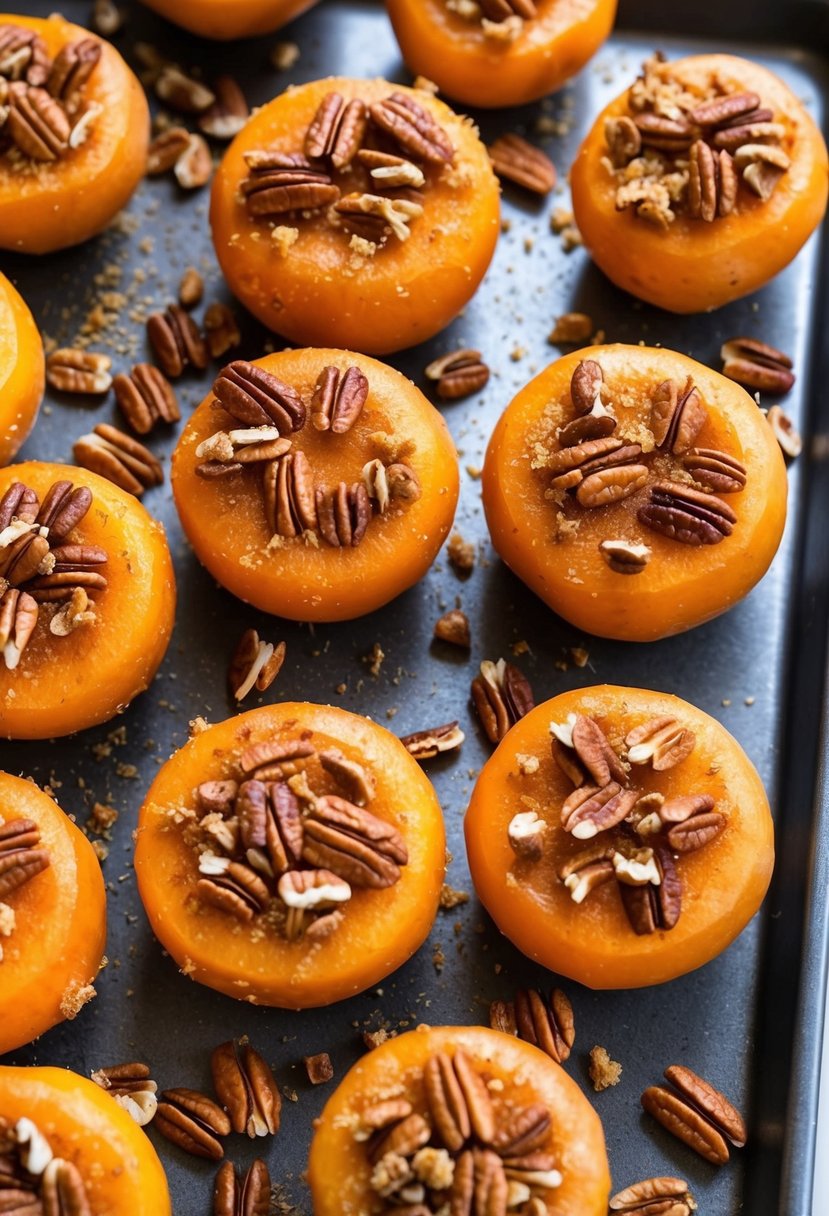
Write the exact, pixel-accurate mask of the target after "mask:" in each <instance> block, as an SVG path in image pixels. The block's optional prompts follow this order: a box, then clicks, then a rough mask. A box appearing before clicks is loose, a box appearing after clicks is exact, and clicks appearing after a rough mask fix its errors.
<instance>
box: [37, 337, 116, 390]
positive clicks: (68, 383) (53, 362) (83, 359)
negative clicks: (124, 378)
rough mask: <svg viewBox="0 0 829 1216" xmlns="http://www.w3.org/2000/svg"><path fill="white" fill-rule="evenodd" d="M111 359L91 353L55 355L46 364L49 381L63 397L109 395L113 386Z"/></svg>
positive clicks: (61, 353)
mask: <svg viewBox="0 0 829 1216" xmlns="http://www.w3.org/2000/svg"><path fill="white" fill-rule="evenodd" d="M111 366H112V360H111V359H110V357H109V355H96V354H94V353H93V352H92V351H89V350H75V349H66V348H63V349H61V350H55V351H52V353H51V354H50V355H49V356H48V358H47V360H46V379H47V381H48V383H49V384H51V386H52V388H56V389H57V390H58V391H59V392H61V393H106V392H108V391H109V388H110V385H111V384H112V376H110V374H109V369H110V367H111Z"/></svg>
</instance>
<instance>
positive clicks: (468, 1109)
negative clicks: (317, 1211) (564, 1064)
mask: <svg viewBox="0 0 829 1216" xmlns="http://www.w3.org/2000/svg"><path fill="white" fill-rule="evenodd" d="M421 1084H422V1088H421ZM421 1084H419V1085H418V1091H419V1092H422V1094H423V1101H422V1110H423V1113H420V1110H417V1109H415V1105H414V1101H413V1100H412V1101H410V1100H409V1099H408V1098H405V1097H402V1096H401V1097H392V1098H386V1099H381V1100H380V1101H377V1102H375V1103H373V1104H369V1105H367V1106H366V1107H365V1108H364V1109H363V1111H362V1112H361V1115H360V1122H359V1126H358V1128H357V1130H356V1131H355V1133H354V1134H355V1138H356V1139H357V1140H358V1141H359V1142H360V1143H361V1144H363V1145H364V1147H365V1152H366V1154H367V1157H368V1161H369V1164H370V1166H371V1167H372V1170H371V1178H370V1182H369V1185H370V1187H371V1189H372V1191H374V1192H375V1194H376V1195H377V1196H378V1197H380V1198H382V1199H384V1200H385V1201H386V1203H387V1204H391V1205H394V1210H395V1211H396V1210H398V1208H399V1210H401V1211H406V1212H412V1213H413V1212H417V1213H422V1214H423V1216H429V1214H430V1213H437V1212H439V1211H442V1210H444V1208H445V1207H446V1205H447V1204H451V1208H452V1210H453V1211H457V1212H471V1211H473V1207H474V1210H478V1206H477V1205H476V1204H475V1196H476V1195H477V1196H480V1195H482V1194H484V1195H486V1196H488V1198H489V1205H488V1206H487V1208H486V1211H490V1212H504V1211H506V1207H507V1196H508V1194H509V1193H510V1191H511V1190H512V1191H513V1192H514V1191H515V1190H516V1189H518V1193H519V1194H520V1195H526V1197H527V1201H528V1202H529V1203H533V1202H534V1201H536V1200H537V1201H538V1203H540V1204H542V1206H544V1207H546V1204H545V1203H544V1200H543V1199H542V1196H545V1195H547V1194H548V1193H549V1192H550V1191H553V1190H555V1189H556V1188H557V1187H559V1186H561V1184H562V1182H563V1180H564V1179H563V1175H562V1173H561V1171H560V1170H559V1169H558V1168H557V1165H558V1162H557V1159H556V1156H555V1154H554V1152H553V1149H552V1146H551V1144H550V1135H551V1127H552V1119H551V1116H550V1112H549V1110H548V1109H547V1107H546V1106H545V1105H544V1104H542V1103H540V1102H539V1103H532V1104H529V1105H522V1104H519V1103H517V1102H515V1101H513V1100H511V1099H510V1098H508V1097H501V1096H500V1093H496V1092H493V1091H492V1090H491V1089H490V1086H488V1084H487V1080H486V1078H485V1076H484V1074H483V1073H482V1072H481V1071H480V1068H479V1065H478V1063H477V1061H475V1060H473V1058H472V1057H471V1056H470V1055H468V1054H467V1052H466V1051H464V1050H463V1049H462V1048H458V1049H457V1050H456V1051H455V1052H454V1054H453V1055H451V1056H450V1055H449V1054H448V1053H446V1052H438V1053H436V1054H435V1055H433V1056H430V1057H429V1059H428V1060H427V1061H426V1063H425V1065H424V1067H423V1073H422V1083H421ZM407 1204H409V1205H413V1206H408V1207H407V1206H401V1205H407ZM480 1210H481V1211H483V1210H484V1209H483V1208H481V1209H480ZM522 1210H524V1209H523V1208H522ZM527 1210H529V1209H527Z"/></svg>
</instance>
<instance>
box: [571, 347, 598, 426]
mask: <svg viewBox="0 0 829 1216" xmlns="http://www.w3.org/2000/svg"><path fill="white" fill-rule="evenodd" d="M603 384H604V372H603V371H602V368H601V365H600V364H599V363H597V362H596V360H595V359H582V361H581V362H580V363H579V364H578V365H577V367H576V370H575V371H574V372H573V375H572V376H571V378H570V399H571V401H572V403H573V409H574V410H575V411H576V413H577V414H589V413H590V411H591V410H593V409H594V408H595V406H596V404H597V403H598V404H601V401H602V385H603Z"/></svg>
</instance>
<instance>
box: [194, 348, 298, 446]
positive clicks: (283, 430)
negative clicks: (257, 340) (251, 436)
mask: <svg viewBox="0 0 829 1216" xmlns="http://www.w3.org/2000/svg"><path fill="white" fill-rule="evenodd" d="M213 392H214V394H215V396H216V403H217V404H218V405H221V406H222V408H223V409H225V410H227V412H228V413H229V414H230V415H231V416H232V417H233V418H236V419H237V420H238V421H239V422H241V423H243V425H245V426H268V425H273V426H275V427H277V428H278V429H279V433H280V434H281V435H289V434H290V433H291V432H292V431H299V430H301V429H302V427H303V426H304V425H305V417H306V409H305V405H304V404H303V401H302V399H301V397H300V396H299V394H298V393H297V392H296V390H295V389H293V388H291V386H290V385H288V384H283V382H282V381H281V380H278V379H277V377H276V376H272V375H271V373H270V372H267V371H265V369H264V368H262V367H257V366H256V364H254V363H248V362H246V361H245V360H243V359H237V360H235V362H233V363H228V364H227V366H226V367H223V368H222V370H221V371H220V372H219V375H218V376H217V378H216V380H215V381H214V382H213Z"/></svg>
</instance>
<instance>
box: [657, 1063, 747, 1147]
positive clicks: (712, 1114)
mask: <svg viewBox="0 0 829 1216" xmlns="http://www.w3.org/2000/svg"><path fill="white" fill-rule="evenodd" d="M665 1079H666V1080H667V1081H668V1082H669V1083H670V1084H671V1085H673V1086H674V1087H675V1088H676V1089H677V1090H678V1091H679V1094H676V1093H674V1091H673V1090H671V1089H667V1088H666V1087H665V1086H663V1085H651V1086H649V1087H648V1088H647V1089H646V1090H645V1092H644V1093H643V1094H642V1106H643V1107H644V1108H645V1110H646V1111H647V1112H648V1114H649V1115H652V1116H653V1118H654V1119H656V1120H657V1122H658V1123H661V1124H662V1126H663V1127H664V1128H665V1129H666V1130H667V1131H669V1132H670V1133H671V1134H672V1135H673V1136H676V1138H677V1139H678V1140H681V1141H682V1142H683V1144H686V1145H687V1146H688V1147H689V1148H691V1149H693V1150H694V1152H696V1153H699V1155H700V1156H701V1157H704V1158H705V1160H706V1161H710V1162H711V1164H712V1165H724V1164H725V1162H726V1161H728V1158H729V1150H728V1144H727V1143H726V1141H727V1140H730V1141H731V1143H732V1144H734V1145H735V1146H736V1147H737V1148H742V1146H743V1145H744V1144H745V1142H746V1128H745V1123H744V1121H743V1118H742V1116H741V1115H740V1113H739V1111H738V1110H736V1108H735V1107H734V1106H733V1105H732V1104H731V1103H730V1102H729V1101H728V1099H727V1098H726V1097H725V1096H724V1095H723V1094H721V1093H720V1092H719V1090H717V1089H715V1088H714V1086H713V1085H711V1084H709V1082H708V1081H704V1080H703V1079H702V1077H698V1076H697V1074H696V1073H694V1072H691V1070H690V1068H684V1067H682V1066H680V1065H672V1066H671V1067H670V1068H666V1069H665Z"/></svg>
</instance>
